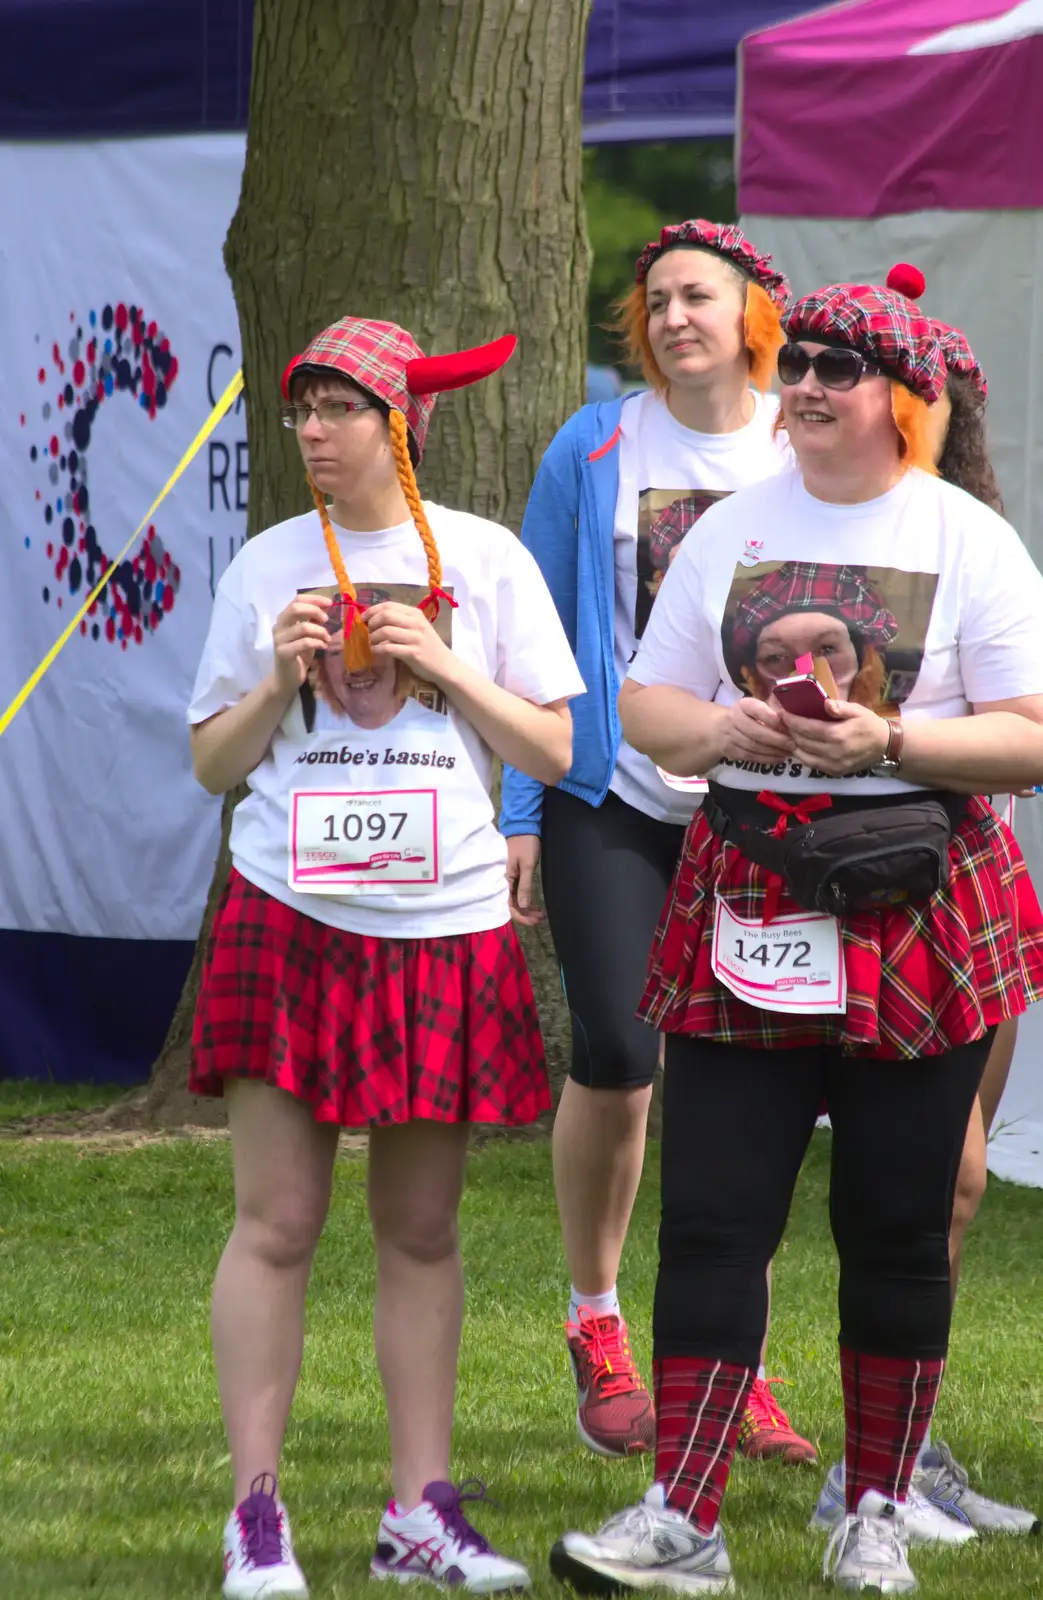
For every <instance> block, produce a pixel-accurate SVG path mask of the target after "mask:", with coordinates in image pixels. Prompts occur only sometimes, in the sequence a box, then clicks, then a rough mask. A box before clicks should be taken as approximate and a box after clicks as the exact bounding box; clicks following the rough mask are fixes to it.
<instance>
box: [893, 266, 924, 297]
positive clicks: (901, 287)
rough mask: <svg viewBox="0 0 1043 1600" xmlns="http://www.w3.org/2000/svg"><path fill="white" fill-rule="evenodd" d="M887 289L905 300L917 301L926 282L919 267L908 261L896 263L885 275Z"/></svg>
mask: <svg viewBox="0 0 1043 1600" xmlns="http://www.w3.org/2000/svg"><path fill="white" fill-rule="evenodd" d="M887 287H888V288H889V289H895V290H897V292H898V293H899V294H904V295H905V298H906V299H907V300H919V298H920V296H921V295H922V294H923V292H924V290H925V289H926V287H927V280H926V278H925V277H924V275H923V273H922V272H921V271H920V269H919V267H914V266H913V265H912V264H911V263H910V262H908V261H896V262H895V264H894V266H893V267H892V268H891V270H890V272H889V273H888V274H887Z"/></svg>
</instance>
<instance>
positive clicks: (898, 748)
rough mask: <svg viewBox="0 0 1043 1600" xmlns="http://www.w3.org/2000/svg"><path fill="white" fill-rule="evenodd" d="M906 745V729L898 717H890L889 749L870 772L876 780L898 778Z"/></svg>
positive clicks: (888, 727) (888, 730) (888, 723)
mask: <svg viewBox="0 0 1043 1600" xmlns="http://www.w3.org/2000/svg"><path fill="white" fill-rule="evenodd" d="M904 743H905V729H904V728H903V726H902V723H901V721H900V719H899V718H898V717H889V718H888V722H887V748H886V750H885V751H884V753H883V755H882V756H881V758H880V760H879V761H878V762H877V764H876V766H875V767H871V768H870V771H871V772H872V774H873V777H874V778H897V776H898V769H899V768H900V767H901V765H902V745H903V744H904Z"/></svg>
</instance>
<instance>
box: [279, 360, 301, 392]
mask: <svg viewBox="0 0 1043 1600" xmlns="http://www.w3.org/2000/svg"><path fill="white" fill-rule="evenodd" d="M300 359H301V358H300V356H291V357H290V359H289V361H287V363H286V370H285V372H284V373H283V375H282V382H281V383H280V385H279V388H280V390H281V391H282V397H283V399H284V400H288V399H289V398H290V374H291V373H292V372H293V369H294V367H295V366H296V365H297V363H298V361H299V360H300Z"/></svg>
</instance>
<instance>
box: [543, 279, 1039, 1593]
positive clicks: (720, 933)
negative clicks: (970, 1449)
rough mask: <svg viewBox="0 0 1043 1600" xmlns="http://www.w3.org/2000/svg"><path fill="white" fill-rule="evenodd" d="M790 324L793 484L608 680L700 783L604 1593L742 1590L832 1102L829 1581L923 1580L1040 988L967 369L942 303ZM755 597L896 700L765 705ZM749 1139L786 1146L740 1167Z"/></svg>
mask: <svg viewBox="0 0 1043 1600" xmlns="http://www.w3.org/2000/svg"><path fill="white" fill-rule="evenodd" d="M785 329H786V333H787V336H788V339H787V343H786V344H785V345H784V346H783V347H782V349H781V350H780V351H779V358H778V366H779V377H780V380H781V382H782V386H783V387H782V414H783V418H784V422H785V427H786V430H787V434H788V436H789V439H790V442H791V444H792V447H793V451H794V455H795V465H794V466H793V468H792V469H791V470H789V471H787V472H785V473H783V474H781V475H779V476H776V477H774V478H771V479H768V480H766V481H765V482H763V483H760V484H757V485H755V486H754V487H752V488H749V489H744V490H741V491H740V492H739V493H738V494H735V495H733V496H732V497H731V498H730V499H729V500H728V501H726V502H725V503H724V504H722V505H718V506H714V507H713V508H712V509H711V510H710V511H708V512H707V513H706V516H705V517H704V519H703V522H702V525H701V528H700V535H701V536H700V538H699V539H697V540H686V541H685V543H684V545H683V546H682V548H681V550H680V552H679V554H678V556H677V559H676V560H675V561H674V562H673V564H672V566H671V568H670V571H669V572H668V573H667V576H666V578H665V580H664V582H663V587H662V590H661V593H660V595H659V598H658V600H657V602H656V608H655V611H654V613H653V616H652V619H651V623H650V626H649V628H648V630H647V632H646V634H645V637H644V640H643V641H642V645H641V649H640V651H639V653H638V656H637V659H636V660H635V662H634V664H633V666H632V667H631V669H630V673H629V675H628V677H627V681H626V683H625V684H624V685H623V689H622V692H621V694H620V715H621V718H622V721H623V727H624V731H625V733H626V735H627V737H628V739H629V740H630V742H631V744H632V745H633V747H634V748H635V749H638V750H642V751H644V752H645V754H646V755H647V756H648V757H649V758H650V759H651V760H653V761H655V762H657V763H658V764H660V765H661V766H663V767H664V768H666V769H667V770H669V771H671V772H675V773H679V774H682V775H683V774H687V773H704V774H706V775H707V777H708V779H709V793H708V796H707V799H706V802H705V803H704V805H703V807H702V809H701V810H700V812H699V813H698V814H697V815H696V816H695V818H694V819H693V821H692V824H691V826H690V828H689V830H688V834H687V837H686V840H685V847H684V852H683V856H682V860H681V863H680V866H679V868H678V871H677V874H676V877H675V879H674V884H673V888H672V892H671V895H670V898H669V900H668V903H667V905H666V907H665V909H664V912H663V915H662V918H661V920H660V925H659V929H658V931H657V934H656V938H655V943H654V947H653V951H652V959H651V962H650V966H649V975H648V981H647V984H646V988H645V992H644V996H643V999H642V1002H641V1014H642V1016H643V1017H644V1019H645V1020H646V1021H647V1022H649V1023H651V1024H652V1026H653V1027H658V1028H661V1029H662V1030H663V1031H664V1032H665V1034H666V1049H665V1058H666V1059H665V1078H664V1112H663V1147H662V1166H663V1173H662V1197H663V1215H662V1224H661V1228H660V1235H659V1251H660V1260H659V1276H658V1282H657V1286H656V1299H655V1316H654V1329H653V1341H654V1348H653V1354H654V1372H655V1390H656V1402H657V1438H656V1466H655V1483H654V1485H653V1487H652V1488H651V1489H650V1490H649V1491H648V1493H647V1494H646V1496H645V1498H644V1501H643V1502H642V1504H641V1505H640V1506H638V1507H631V1508H629V1509H628V1510H627V1511H624V1512H622V1513H620V1514H619V1515H617V1516H616V1517H613V1518H612V1519H610V1521H609V1522H608V1523H606V1524H605V1526H604V1527H603V1528H602V1529H601V1531H600V1532H599V1533H597V1534H595V1535H593V1536H588V1535H585V1534H582V1533H568V1534H566V1535H565V1536H564V1538H563V1539H562V1540H561V1541H560V1542H559V1543H558V1544H557V1545H556V1546H555V1548H554V1550H553V1552H552V1557H551V1564H552V1567H553V1569H554V1571H555V1572H556V1573H557V1574H558V1575H559V1576H560V1577H562V1578H563V1579H566V1580H567V1581H569V1582H571V1583H572V1584H573V1585H574V1586H575V1587H577V1588H578V1589H580V1590H581V1591H583V1592H587V1593H598V1594H601V1593H605V1592H606V1590H607V1588H608V1587H612V1588H614V1589H617V1590H628V1589H642V1590H644V1589H649V1588H652V1587H655V1586H656V1585H661V1586H664V1587H667V1588H669V1589H670V1590H671V1591H673V1592H675V1593H692V1594H694V1593H699V1594H702V1593H706V1592H711V1593H712V1592H718V1593H723V1592H725V1591H728V1590H730V1589H731V1587H732V1582H733V1580H732V1576H731V1563H730V1559H729V1554H728V1550H727V1546H726V1543H725V1538H724V1534H723V1532H722V1530H721V1527H720V1524H719V1520H718V1518H719V1510H720V1505H721V1500H722V1497H723V1495H724V1491H725V1487H726V1485H727V1481H728V1475H729V1472H730V1469H731V1463H732V1460H733V1457H734V1453H735V1449H736V1445H737V1440H738V1433H739V1427H740V1419H741V1417H742V1412H743V1407H744V1404H745V1399H746V1395H747V1393H748V1392H749V1389H750V1386H751V1384H752V1382H753V1377H754V1373H755V1371H756V1364H757V1360H758V1353H759V1350H760V1344H761V1339H762V1336H763V1333H764V1326H765V1319H766V1312H767V1304H766V1295H765V1282H764V1272H765V1267H766V1265H767V1263H768V1262H769V1261H770V1260H771V1258H772V1256H773V1255H774V1253H775V1251H776V1250H777V1248H778V1245H779V1241H780V1239H781V1237H782V1233H783V1229H784V1228H785V1225H786V1218H787V1214H788V1211H789V1207H790V1201H791V1198H792V1195H793V1190H794V1185H795V1183H796V1179H797V1175H798V1172H799V1170H800V1166H801V1163H802V1161H803V1158H804V1153H805V1150H806V1149H807V1145H808V1142H809V1140H810V1138H811V1134H812V1131H813V1129H814V1126H815V1122H816V1119H817V1117H818V1115H819V1111H820V1107H821V1105H822V1103H823V1101H824V1102H825V1107H826V1109H827V1110H828V1113H829V1117H830V1121H831V1124H832V1136H831V1147H832V1158H831V1160H832V1165H831V1174H830V1222H831V1225H832V1230H833V1237H834V1240H835V1243H836V1247H837V1253H838V1256H839V1261H840V1287H839V1313H840V1330H839V1331H840V1369H841V1379H842V1387H843V1394H844V1404H845V1413H846V1439H845V1446H846V1447H845V1469H844V1501H843V1504H842V1506H841V1508H840V1515H839V1517H838V1518H837V1519H836V1526H835V1528H834V1529H833V1531H832V1534H831V1537H830V1540H829V1544H828V1546H827V1551H826V1556H825V1561H824V1567H823V1572H824V1576H825V1577H826V1578H827V1580H829V1581H831V1582H832V1583H833V1584H834V1585H835V1586H836V1587H838V1588H841V1589H847V1590H856V1591H857V1590H862V1589H873V1590H877V1591H879V1592H880V1593H884V1594H903V1593H908V1592H910V1591H911V1590H912V1589H914V1588H915V1587H916V1579H915V1577H914V1575H913V1573H912V1570H911V1568H910V1566H909V1560H908V1553H907V1545H908V1542H909V1539H910V1536H911V1530H910V1529H909V1527H908V1525H907V1519H908V1518H909V1516H910V1505H909V1502H910V1491H911V1485H912V1478H913V1472H914V1469H915V1466H916V1462H917V1455H918V1452H919V1450H920V1447H921V1445H922V1443H923V1440H924V1439H925V1437H926V1434H927V1430H928V1428H929V1425H930V1421H931V1416H932V1413H933V1410H934V1404H935V1399H936V1397H937V1394H938V1388H939V1384H940V1382H941V1378H942V1372H943V1370H944V1366H945V1359H946V1353H947V1347H948V1338H949V1322H950V1315H951V1295H950V1280H949V1225H950V1220H951V1217H952V1211H953V1194H954V1189H955V1183H956V1174H957V1169H958V1167H959V1164H960V1155H961V1151H962V1149H963V1144H964V1138H965V1135H966V1132H967V1126H968V1119H969V1117H970V1113H971V1108H972V1106H973V1104H974V1099H975V1096H976V1094H977V1092H978V1086H979V1082H980V1080H981V1077H982V1072H983V1069H984V1067H985V1063H986V1060H987V1058H988V1055H989V1051H990V1048H991V1045H992V1041H993V1038H994V1035H995V1032H996V1029H997V1027H998V1026H999V1025H1000V1024H1002V1023H1003V1022H1004V1021H1005V1020H1006V1019H1008V1018H1010V1017H1013V1016H1016V1015H1018V1014H1019V1013H1021V1012H1022V1011H1024V1010H1025V1009H1026V1007H1027V1006H1028V1005H1030V1004H1031V1003H1032V1002H1033V1001H1035V1000H1038V999H1040V998H1041V997H1043V912H1041V911H1040V907H1039V903H1038V901H1037V899H1036V896H1035V893H1034V891H1033V889H1032V885H1031V883H1030V881H1029V877H1028V872H1027V869H1026V867H1025V863H1024V860H1023V858H1022V856H1021V853H1020V851H1019V849H1018V847H1017V844H1016V843H1015V840H1014V838H1013V835H1012V834H1011V833H1010V831H1009V829H1008V828H1007V827H1006V826H1005V824H1004V823H1003V822H1001V821H1000V819H999V818H998V817H997V816H996V814H995V813H994V812H993V811H992V810H991V808H990V807H989V806H988V805H987V804H986V803H985V801H984V800H983V799H981V798H980V797H981V795H982V794H987V793H991V792H993V791H999V792H1016V791H1017V790H1019V789H1022V788H1029V787H1032V786H1033V785H1034V784H1037V783H1039V782H1040V781H1041V780H1043V657H1041V655H1040V651H1039V616H1040V614H1041V612H1043V577H1041V576H1040V574H1039V572H1038V571H1037V569H1036V567H1035V566H1034V565H1033V562H1032V559H1031V557H1030V556H1029V554H1028V552H1027V551H1026V549H1025V547H1024V545H1023V544H1022V543H1021V541H1020V539H1019V538H1018V535H1017V534H1016V533H1015V531H1014V529H1013V528H1012V527H1011V526H1010V525H1009V523H1007V522H1005V521H1004V520H1003V518H1002V517H1001V516H999V515H998V514H997V513H996V512H995V511H993V510H991V509H990V508H988V507H987V506H985V505H983V504H981V503H979V502H978V501H977V500H974V499H972V498H971V496H970V495H968V494H965V493H964V492H963V491H962V490H961V489H958V488H956V487H954V486H953V485H952V484H949V483H946V482H943V481H942V480H941V479H940V478H939V477H938V475H937V473H936V471H935V468H934V463H933V459H932V454H933V452H932V448H931V443H932V441H931V437H930V429H929V425H928V417H929V410H928V408H929V406H930V405H931V404H933V403H934V402H936V401H937V400H938V398H939V396H940V395H941V392H942V389H943V387H944V384H945V377H946V368H945V362H944V359H943V355H942V350H941V348H940V344H939V337H938V333H937V331H936V329H935V328H934V326H933V325H932V323H931V322H930V321H929V320H928V319H927V318H926V317H924V316H922V315H921V314H920V313H919V312H918V311H917V310H916V309H915V308H914V307H912V306H911V305H910V304H909V302H908V301H907V300H905V299H904V298H903V297H902V296H901V295H900V294H897V293H895V292H894V291H892V290H890V289H886V288H876V287H873V286H869V285H865V284H855V285H852V284H832V285H830V286H829V287H827V288H825V289H822V290H820V291H818V292H817V293H815V294H812V295H808V296H806V297H805V298H804V299H802V300H801V301H799V302H798V304H797V305H795V306H794V307H793V309H792V310H791V311H790V312H789V314H788V316H787V317H786V319H785ZM753 541H756V545H757V550H756V557H757V558H756V560H755V561H754V562H752V563H751V562H750V561H749V559H748V557H749V553H750V547H751V542H753ZM758 592H760V593H761V594H762V595H763V596H764V597H765V602H764V603H765V607H766V609H767V610H768V611H769V612H771V613H772V614H774V609H775V608H776V607H777V605H778V604H779V603H780V601H781V602H783V603H784V604H785V606H786V608H787V614H792V613H793V609H794V607H797V608H798V609H799V608H800V607H801V606H803V607H804V608H805V609H806V610H807V611H808V612H809V614H811V613H813V614H815V615H816V616H818V617H819V618H823V617H826V616H827V614H828V613H829V612H830V611H831V610H837V611H839V612H840V613H841V614H842V613H843V611H844V610H845V609H846V610H847V611H848V612H849V613H851V614H852V615H853V616H855V618H856V619H857V620H860V621H861V620H864V619H865V617H866V616H867V615H870V614H872V615H874V616H875V617H876V623H875V624H874V625H873V632H874V636H875V638H876V640H877V645H876V648H877V651H878V654H879V655H880V659H881V664H882V668H883V672H884V675H885V685H884V690H883V693H882V695H881V696H880V703H879V706H878V707H874V706H870V705H865V704H860V703H859V702H857V701H855V700H853V699H851V698H845V697H843V696H842V695H841V694H839V693H838V689H837V684H836V682H835V680H834V676H833V672H832V669H831V666H830V662H829V660H828V659H826V658H825V657H821V656H819V655H818V654H817V653H816V648H815V646H814V644H810V645H805V647H804V652H803V653H802V654H801V655H799V656H797V658H796V659H795V660H794V661H793V662H792V664H791V670H789V671H785V672H783V673H782V675H781V676H779V675H776V674H775V673H774V670H773V677H774V688H773V692H772V695H771V696H770V698H769V699H768V700H763V699H761V698H759V697H758V696H757V695H753V694H750V693H747V692H745V691H744V687H743V684H742V683H741V681H739V678H738V675H737V672H736V665H735V663H736V656H735V653H734V651H733V650H732V648H731V644H732V643H733V642H734V631H735V624H736V619H737V618H741V619H742V627H743V628H746V627H747V626H748V622H749V619H750V616H751V615H752V613H753V612H755V611H756V610H758V609H761V608H760V607H759V604H758V602H757V598H756V597H757V595H758ZM856 597H857V598H856ZM816 626H817V624H816ZM740 655H741V652H740ZM755 1123H756V1124H757V1125H759V1126H764V1127H766V1128H768V1129H769V1130H770V1137H769V1138H766V1139H764V1140H762V1141H761V1142H760V1147H759V1148H758V1150H757V1153H756V1159H752V1158H751V1155H750V1149H749V1136H748V1130H749V1128H750V1126H751V1125H753V1124H755ZM953 1531H954V1533H955V1535H956V1536H957V1537H958V1536H959V1530H957V1529H955V1525H954V1528H953ZM966 1532H967V1530H964V1534H965V1535H966ZM782 1578H783V1575H781V1574H780V1582H781V1581H782Z"/></svg>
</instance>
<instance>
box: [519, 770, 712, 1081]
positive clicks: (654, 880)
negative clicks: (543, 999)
mask: <svg viewBox="0 0 1043 1600" xmlns="http://www.w3.org/2000/svg"><path fill="white" fill-rule="evenodd" d="M684 835H685V830H684V828H683V827H680V826H678V825H675V824H674V823H670V822H658V821H657V820H656V819H655V818H654V817H647V816H645V814H644V812H643V811H638V810H636V809H635V808H634V807H633V806H628V805H627V804H626V802H625V801H623V800H620V798H619V796H618V795H615V794H612V793H611V792H610V793H609V794H607V795H606V796H605V800H604V804H603V805H600V806H590V805H588V804H587V802H586V801H585V800H579V799H577V798H576V796H575V795H573V794H566V793H565V791H564V790H562V789H548V790H547V791H546V793H545V795H544V801H543V855H542V863H543V864H542V875H543V897H544V900H545V902H546V906H547V919H548V921H549V923H550V931H551V934H552V936H553V939H554V949H555V952H556V954H557V957H558V965H559V966H560V968H561V982H562V987H563V989H564V991H565V999H566V1001H567V1002H568V1007H569V1014H570V1016H571V1018H572V1068H571V1071H570V1074H569V1075H570V1077H572V1078H574V1079H575V1081H576V1082H577V1083H581V1084H584V1085H585V1086H586V1087H587V1088H591V1089H635V1088H640V1087H642V1086H644V1085H646V1084H650V1083H651V1082H652V1079H653V1077H654V1076H655V1069H656V1063H657V1060H658V1057H659V1036H658V1034H656V1033H653V1031H652V1029H651V1028H649V1027H646V1026H645V1024H644V1023H643V1022H639V1021H638V1020H637V1016H636V1012H637V1006H638V1001H639V1000H640V999H641V993H642V990H643V989H644V987H645V974H646V972H647V969H648V957H649V952H650V951H651V948H652V938H653V935H654V934H655V930H656V924H657V923H658V921H659V913H660V912H661V911H662V909H663V905H664V904H665V901H666V897H667V894H668V893H669V890H670V885H671V883H672V881H673V876H674V869H675V868H676V866H677V860H678V857H679V856H680V854H681V846H682V844H683V843H684Z"/></svg>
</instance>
